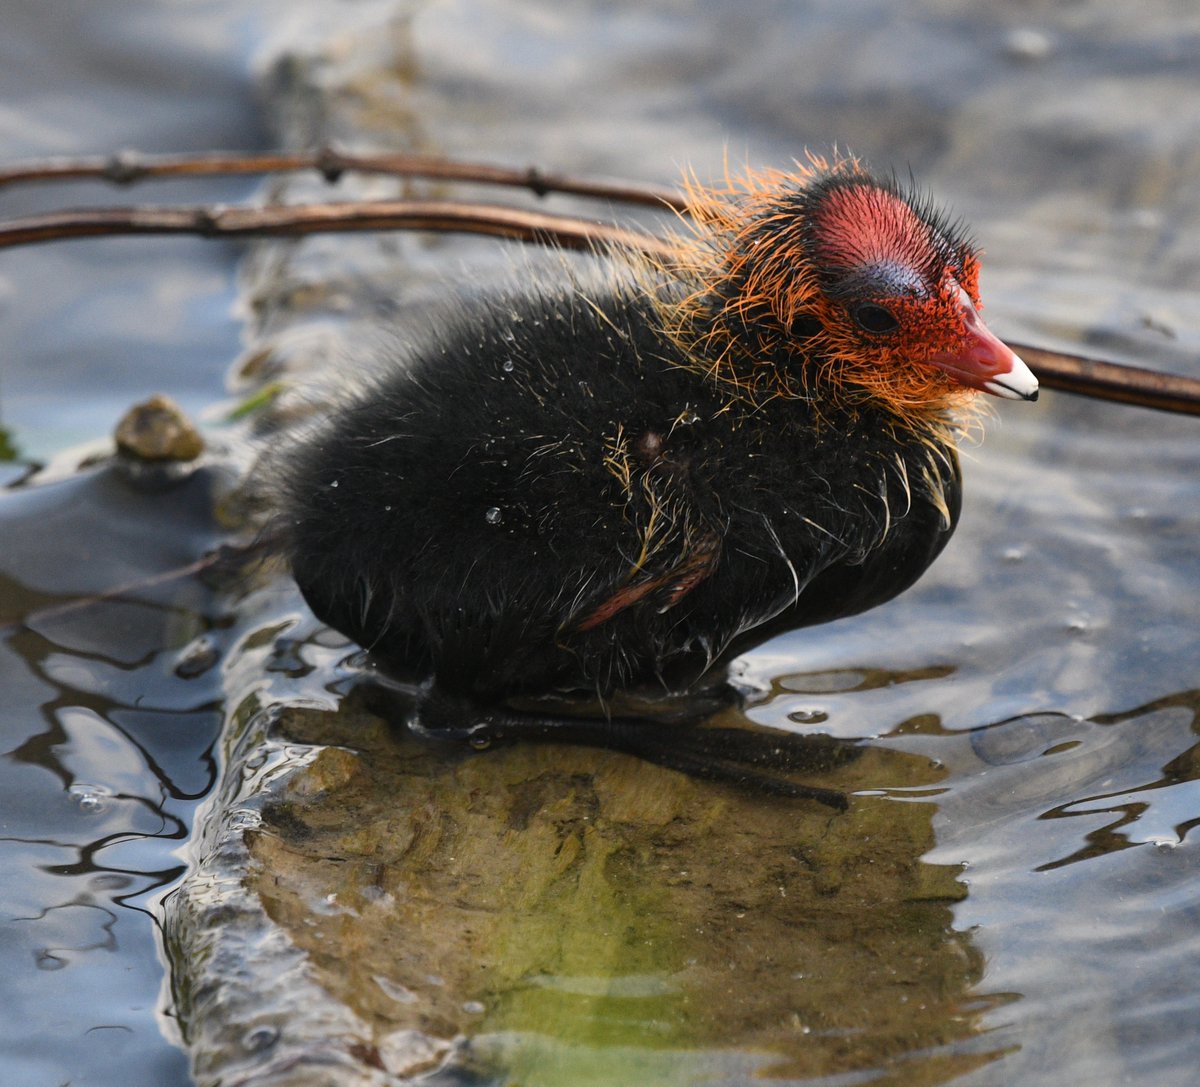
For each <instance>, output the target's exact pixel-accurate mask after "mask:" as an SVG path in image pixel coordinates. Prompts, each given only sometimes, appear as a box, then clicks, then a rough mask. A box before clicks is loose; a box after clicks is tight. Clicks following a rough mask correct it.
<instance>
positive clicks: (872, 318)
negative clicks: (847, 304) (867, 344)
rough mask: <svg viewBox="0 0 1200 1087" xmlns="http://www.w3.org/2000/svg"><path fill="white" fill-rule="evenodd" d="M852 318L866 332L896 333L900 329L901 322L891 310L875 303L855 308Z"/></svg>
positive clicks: (863, 304) (851, 312)
mask: <svg viewBox="0 0 1200 1087" xmlns="http://www.w3.org/2000/svg"><path fill="white" fill-rule="evenodd" d="M850 316H851V317H853V318H854V322H855V324H857V325H858V327H859V328H861V329H862V330H863V331H864V332H874V333H882V332H895V331H896V329H898V328H899V327H900V322H899V321H898V320H897V319H896V315H895V314H894V313H892V311H891V310H889V309H886V308H885V307H883V306H879V305H876V304H875V303H874V302H864V303H862V304H861V305H858V306H855V307H854V308H853V309H852V310H851V311H850Z"/></svg>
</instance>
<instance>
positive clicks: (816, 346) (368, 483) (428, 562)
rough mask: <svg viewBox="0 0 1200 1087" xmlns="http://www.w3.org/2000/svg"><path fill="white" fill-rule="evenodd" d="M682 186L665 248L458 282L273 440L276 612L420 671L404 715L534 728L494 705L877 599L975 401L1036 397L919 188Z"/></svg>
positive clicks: (952, 485)
mask: <svg viewBox="0 0 1200 1087" xmlns="http://www.w3.org/2000/svg"><path fill="white" fill-rule="evenodd" d="M689 196H690V207H691V215H692V218H691V226H690V227H689V228H688V231H689V232H687V233H681V234H680V235H678V236H677V237H676V238H674V239H673V245H672V247H671V250H670V253H669V255H668V256H657V257H653V258H648V257H646V256H645V255H644V254H638V253H631V252H623V251H609V252H607V253H606V254H604V255H603V257H602V258H601V259H600V260H599V261H598V262H597V266H596V267H594V268H592V269H590V270H586V269H585V270H583V271H580V270H578V269H576V270H574V271H571V270H569V269H568V268H567V265H566V262H565V259H564V264H563V271H562V274H561V276H558V277H556V278H555V277H549V276H546V275H542V276H538V277H531V278H532V281H531V282H528V283H524V284H522V285H521V286H520V288H519V289H510V290H508V291H507V292H506V293H503V294H500V295H498V296H493V297H491V298H488V299H484V300H481V301H475V302H468V301H463V302H462V303H461V304H460V306H459V307H458V309H457V311H456V313H455V315H454V316H453V319H452V320H450V321H449V322H448V323H446V324H445V326H444V327H442V328H441V329H440V330H439V331H438V333H437V334H436V335H434V336H432V337H430V338H428V339H426V340H425V341H423V342H420V343H417V344H415V345H414V346H413V347H412V348H411V349H410V350H408V351H407V353H406V354H405V357H403V358H401V359H398V360H397V361H396V363H395V365H394V366H393V368H392V369H391V371H390V372H389V373H388V374H387V375H386V376H384V377H383V378H382V379H380V380H378V381H377V382H376V383H375V384H374V385H373V386H372V387H370V388H369V389H367V390H366V391H365V392H363V393H362V394H361V395H359V396H358V397H357V398H356V399H355V400H353V401H352V402H350V403H348V404H347V405H346V406H343V407H341V408H338V409H337V410H335V411H334V412H333V414H332V416H331V418H329V419H328V420H327V421H326V422H325V423H324V424H323V425H321V426H319V427H318V428H317V429H316V430H315V431H314V432H313V433H312V434H310V435H309V436H307V437H306V438H305V439H304V440H303V442H302V443H301V444H299V446H298V447H297V448H296V449H295V450H294V451H293V452H292V454H291V455H290V457H289V461H290V468H289V471H288V475H287V480H286V485H285V499H284V508H283V514H282V522H283V525H284V530H285V535H286V541H287V543H286V547H287V552H288V557H289V559H290V562H291V567H292V570H293V572H294V575H295V578H296V581H297V583H298V584H299V586H300V589H301V591H302V592H303V594H304V597H305V599H306V600H307V601H308V603H309V605H310V606H311V607H312V609H313V611H314V612H315V613H316V615H317V616H318V617H319V618H320V619H322V620H323V621H324V622H326V623H329V624H330V625H332V626H333V627H336V628H337V629H338V630H340V631H342V632H343V633H345V634H346V635H348V636H349V637H351V638H352V639H354V640H355V641H356V642H358V643H359V644H360V645H361V646H363V647H364V648H366V649H367V650H369V651H370V653H371V654H372V655H373V657H374V658H375V659H376V661H378V663H379V664H380V665H381V666H382V668H383V669H384V670H385V671H387V672H390V673H393V674H398V675H402V676H405V677H409V678H412V677H414V676H417V677H424V678H425V679H426V681H427V682H426V683H425V686H424V687H423V693H422V695H421V697H420V700H419V704H418V706H417V711H416V712H417V719H418V721H419V722H420V724H421V725H422V726H424V727H425V728H426V729H429V730H445V731H447V732H451V733H454V734H456V735H459V734H460V735H476V736H477V738H478V737H480V736H481V737H482V738H485V739H486V738H490V737H493V736H496V735H500V734H502V733H507V734H510V735H513V734H515V735H539V734H542V733H549V732H553V731H554V730H555V729H556V728H558V727H560V726H562V725H563V724H564V722H563V721H562V720H561V719H560V718H552V717H539V716H538V715H537V714H533V713H529V712H522V711H517V710H514V709H512V708H511V706H510V704H509V700H511V699H514V698H520V697H525V696H536V695H542V694H546V693H557V694H561V693H564V692H582V693H585V694H587V695H588V696H590V697H595V698H598V699H600V700H601V702H605V701H607V700H608V699H610V698H611V697H612V696H614V695H615V694H617V693H619V692H622V691H625V690H627V689H630V688H633V687H635V686H642V685H646V684H652V685H654V686H655V688H656V689H662V690H666V691H670V692H677V691H682V690H687V689H688V688H689V687H690V686H691V685H692V684H694V683H696V681H697V680H698V679H699V678H700V677H701V676H703V675H704V674H705V673H706V672H708V671H709V670H710V669H712V668H713V667H714V665H716V664H717V663H718V662H722V661H725V660H728V659H729V658H730V657H731V656H732V655H734V654H737V653H739V652H742V651H743V650H745V649H746V648H748V647H749V646H751V645H753V644H755V643H757V642H759V641H761V640H763V639H765V638H766V637H768V636H770V635H771V634H773V633H776V632H778V631H780V630H785V629H790V628H794V627H802V626H807V625H810V624H814V623H822V622H826V621H828V620H831V619H836V618H839V617H841V616H847V615H853V614H855V613H857V612H861V611H863V610H865V609H867V608H871V607H874V606H875V605H877V604H882V603H883V602H885V601H887V600H890V599H891V598H892V597H894V596H896V595H897V594H898V593H900V592H902V591H903V590H904V589H906V588H907V587H909V586H910V585H912V584H913V582H914V581H916V580H917V578H918V577H920V575H921V574H922V572H923V571H924V570H925V569H926V567H928V566H929V564H930V563H931V562H932V561H933V560H934V559H935V558H936V557H937V555H938V553H939V552H940V551H941V550H942V548H943V547H944V546H945V544H946V542H947V540H948V539H949V537H950V534H951V532H952V531H953V529H954V526H955V522H956V521H957V518H958V515H959V506H960V489H961V480H960V475H959V469H958V462H957V458H956V454H955V448H954V441H955V436H956V433H957V430H958V428H959V426H960V425H961V418H962V415H963V410H964V409H968V408H969V401H970V400H971V399H972V397H973V395H974V393H975V391H977V390H982V391H985V392H988V393H992V394H994V395H996V396H1001V397H1007V398H1010V399H1024V400H1033V399H1036V397H1037V382H1036V380H1035V378H1034V377H1033V375H1032V374H1031V373H1030V371H1029V370H1028V368H1027V367H1026V366H1025V364H1024V363H1023V362H1022V361H1021V360H1020V359H1019V358H1018V357H1017V356H1016V355H1015V354H1014V353H1013V352H1012V351H1010V350H1009V349H1008V348H1007V347H1005V346H1004V345H1003V344H1002V343H1001V342H1000V341H999V340H998V339H997V338H996V337H995V336H994V335H993V334H992V333H991V332H990V331H989V330H988V329H987V328H986V326H985V325H984V324H983V322H982V320H981V319H980V316H979V305H980V303H979V284H978V279H979V259H978V253H977V251H976V249H975V247H974V246H973V245H972V243H971V242H970V241H969V240H968V238H967V237H966V236H965V234H964V232H963V229H962V228H961V226H960V225H959V224H956V223H954V222H951V221H950V220H948V219H947V218H946V216H945V215H944V214H942V213H941V212H940V211H938V210H937V209H936V208H935V207H934V206H933V205H932V204H931V203H930V201H929V200H928V199H926V198H925V197H924V196H921V195H918V194H916V193H914V192H912V191H910V189H909V188H908V187H906V186H904V185H902V184H900V183H898V182H897V181H896V180H894V179H891V178H880V177H877V176H874V175H872V174H871V173H870V172H869V171H868V170H867V169H866V168H865V167H864V166H863V165H862V164H860V163H859V162H858V161H857V160H853V159H837V160H832V161H826V160H822V159H813V160H812V161H811V163H810V164H809V165H806V166H797V168H796V169H795V170H794V171H792V172H774V171H773V172H765V173H755V174H749V175H747V176H746V177H745V178H743V179H741V180H739V181H735V182H731V183H729V184H728V185H727V187H725V188H723V189H720V190H713V189H702V188H700V187H698V186H695V185H693V186H692V187H691V189H690V192H689ZM618 724H619V722H618ZM600 727H601V726H599V725H597V723H596V721H595V720H593V721H592V722H591V723H590V724H588V725H581V726H580V735H581V736H582V737H583V739H584V741H585V742H589V741H588V739H587V736H588V735H592V739H591V741H590V742H597V741H596V740H595V737H594V735H593V734H594V732H595V730H596V729H597V728H600ZM655 727H657V728H659V729H660V730H661V729H662V727H663V726H661V725H660V726H649V725H648V726H647V728H650V729H653V728H655ZM589 729H590V730H592V732H591V733H589V731H588V730H589ZM609 729H610V731H609V733H608V735H609V736H610V737H613V736H616V735H617V733H618V731H620V730H619V729H618V728H617V726H616V725H615V724H611V723H610V725H609ZM669 731H670V732H672V733H679V732H680V731H687V730H679V729H670V730H669ZM693 731H694V730H693ZM626 732H628V729H626ZM585 734H587V735H585ZM566 738H572V737H571V735H570V733H569V732H568V733H567V734H566ZM600 742H602V741H600ZM613 743H614V744H615V745H616V746H621V743H620V742H618V741H617V740H613ZM658 743H659V744H660V746H666V745H665V744H664V743H662V742H661V741H658ZM654 745H655V742H648V746H650V747H654ZM625 746H627V747H635V746H636V745H633V744H629V743H626V744H625ZM660 753H661V752H660ZM690 761H691V762H693V763H694V762H695V761H696V760H690ZM681 762H682V763H689V760H688V759H686V758H685V759H682V760H681Z"/></svg>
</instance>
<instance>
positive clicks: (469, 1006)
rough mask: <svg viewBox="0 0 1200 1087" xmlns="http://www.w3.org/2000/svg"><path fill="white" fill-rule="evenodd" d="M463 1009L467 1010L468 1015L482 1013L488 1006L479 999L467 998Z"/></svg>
mask: <svg viewBox="0 0 1200 1087" xmlns="http://www.w3.org/2000/svg"><path fill="white" fill-rule="evenodd" d="M462 1010H463V1011H464V1012H466V1013H467V1015H482V1014H483V1013H484V1012H485V1011H487V1008H485V1007H484V1005H483V1004H482V1002H480V1001H478V1000H465V1001H463V1006H462Z"/></svg>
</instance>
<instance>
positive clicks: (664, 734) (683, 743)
mask: <svg viewBox="0 0 1200 1087" xmlns="http://www.w3.org/2000/svg"><path fill="white" fill-rule="evenodd" d="M413 695H414V692H413V691H412V689H411V688H397V687H394V686H393V685H390V684H386V683H381V684H378V685H372V690H371V691H370V692H369V693H368V696H367V705H368V706H369V707H370V708H372V709H373V710H375V711H376V712H379V713H380V714H381V715H382V716H384V717H386V718H388V719H389V720H392V721H404V722H406V724H407V726H408V728H409V730H410V731H411V732H413V733H415V734H417V735H420V736H422V737H425V738H428V739H440V740H448V741H453V742H458V743H466V744H469V745H470V746H471V747H472V748H474V749H476V750H484V749H487V748H489V747H493V746H496V745H500V744H505V743H512V742H517V741H524V742H532V743H565V744H579V745H582V746H585V747H599V748H606V749H608V750H612V751H622V752H624V753H626V754H629V755H634V756H636V757H638V758H641V759H645V760H646V761H647V762H652V763H655V764H656V765H658V766H663V767H665V768H667V769H670V770H677V771H679V772H680V773H684V774H688V775H690V776H692V777H698V778H704V779H707V780H710V781H719V782H724V783H726V784H730V785H736V786H738V787H740V788H744V789H747V790H749V791H752V792H762V793H768V794H771V795H775V796H786V797H792V798H795V799H806V800H815V801H817V802H818V803H821V804H825V805H827V806H829V807H831V808H836V809H838V810H844V809H845V808H846V804H847V801H846V796H845V794H844V793H841V792H839V791H837V790H834V789H825V788H821V787H819V786H813V785H803V784H799V783H797V782H794V781H791V780H789V779H788V778H786V777H784V776H782V773H781V771H808V772H822V771H827V770H830V769H832V768H833V767H836V766H838V765H841V764H843V763H845V762H847V761H849V760H850V759H852V758H855V757H857V754H858V749H857V748H856V747H855V746H854V745H852V744H850V743H847V742H845V741H841V740H837V739H834V738H832V737H829V736H797V735H794V734H791V733H768V732H758V731H753V730H750V729H739V728H704V727H698V723H697V719H696V718H695V717H692V718H691V719H690V723H689V724H682V723H680V722H678V721H676V722H675V723H671V724H669V723H665V722H663V721H661V720H654V719H652V718H649V717H626V716H613V717H574V716H570V715H567V714H562V715H558V714H542V713H529V712H523V711H521V710H514V709H510V708H508V707H504V706H482V705H480V704H478V703H476V702H474V701H472V700H470V699H467V698H465V697H462V696H458V695H454V694H449V693H447V692H445V691H442V690H440V689H439V688H438V687H437V686H435V685H433V684H426V685H425V686H423V687H422V688H420V690H419V691H418V692H416V696H415V699H414V697H413ZM727 701H728V699H727V698H722V704H727Z"/></svg>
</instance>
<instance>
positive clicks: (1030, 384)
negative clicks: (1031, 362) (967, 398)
mask: <svg viewBox="0 0 1200 1087" xmlns="http://www.w3.org/2000/svg"><path fill="white" fill-rule="evenodd" d="M983 387H984V389H986V390H987V391H988V392H989V393H991V394H992V395H993V396H1002V397H1004V399H1006V400H1029V401H1032V400H1036V399H1037V398H1038V379H1037V378H1036V377H1034V376H1033V371H1032V370H1030V369H1029V367H1028V366H1026V365H1025V362H1024V360H1023V359H1022V358H1021V356H1020V355H1017V354H1014V355H1013V357H1012V368H1011V369H1010V370H1009V371H1008V373H1006V374H1000V375H998V376H997V377H993V378H991V379H990V380H988V381H986V382H984V386H983Z"/></svg>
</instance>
